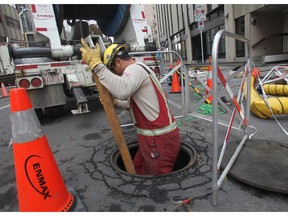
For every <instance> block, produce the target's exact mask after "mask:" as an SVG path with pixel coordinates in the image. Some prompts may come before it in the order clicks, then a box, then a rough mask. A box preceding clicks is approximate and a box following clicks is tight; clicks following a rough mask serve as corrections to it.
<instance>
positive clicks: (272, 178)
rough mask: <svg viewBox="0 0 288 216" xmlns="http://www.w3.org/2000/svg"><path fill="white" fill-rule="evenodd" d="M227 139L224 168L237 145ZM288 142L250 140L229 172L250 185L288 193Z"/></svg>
mask: <svg viewBox="0 0 288 216" xmlns="http://www.w3.org/2000/svg"><path fill="white" fill-rule="evenodd" d="M238 143H240V142H239V141H238V142H236V141H235V142H228V144H227V147H226V151H225V154H224V157H223V162H222V165H221V168H222V169H223V168H225V166H226V165H227V164H228V162H229V160H230V158H231V156H232V155H233V153H234V152H235V150H236V148H237V147H238ZM287 170H288V145H287V144H283V143H279V142H274V141H268V140H247V141H246V143H245V145H244V146H243V148H242V150H241V151H240V153H239V155H238V157H237V159H236V160H235V162H234V164H233V166H232V168H231V170H230V171H229V173H228V174H229V175H231V176H232V177H234V178H235V179H237V180H239V181H241V182H244V183H246V184H248V185H251V186H254V187H257V188H260V189H264V190H268V191H273V192H279V193H288V184H287V179H288V172H287Z"/></svg>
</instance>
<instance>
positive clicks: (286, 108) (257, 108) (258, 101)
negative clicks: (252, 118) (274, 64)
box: [244, 76, 288, 119]
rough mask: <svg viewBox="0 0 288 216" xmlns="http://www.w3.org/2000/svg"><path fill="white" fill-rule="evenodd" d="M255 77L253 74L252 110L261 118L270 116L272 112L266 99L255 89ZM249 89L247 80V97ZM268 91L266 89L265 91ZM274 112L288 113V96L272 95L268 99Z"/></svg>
mask: <svg viewBox="0 0 288 216" xmlns="http://www.w3.org/2000/svg"><path fill="white" fill-rule="evenodd" d="M254 82H255V78H254V77H253V76H251V97H250V110H251V112H252V113H253V114H255V115H256V116H258V117H259V118H263V119H265V118H270V117H272V114H271V112H270V110H269V108H268V106H267V105H266V103H265V101H264V100H263V99H262V98H261V97H260V96H259V94H258V93H257V91H255V89H254ZM246 89H247V80H246V82H245V83H244V94H245V98H246V97H247V95H246V92H247V91H246ZM265 92H266V91H265ZM267 101H268V103H269V105H270V107H271V110H272V112H273V114H288V97H271V98H268V99H267Z"/></svg>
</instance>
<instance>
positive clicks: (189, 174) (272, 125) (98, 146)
mask: <svg viewBox="0 0 288 216" xmlns="http://www.w3.org/2000/svg"><path fill="white" fill-rule="evenodd" d="M227 72H228V70H227ZM237 83H238V81H235V83H232V85H231V86H233V89H234V88H235V89H236V87H237ZM163 87H164V89H165V91H166V93H167V96H168V99H169V101H171V103H170V105H169V106H170V108H171V112H172V113H173V114H174V115H175V116H179V115H181V114H182V110H181V108H180V109H179V105H181V94H170V93H169V91H170V88H171V87H170V86H168V85H166V84H164V85H163ZM191 94H193V92H191ZM88 100H89V109H90V111H91V112H89V113H86V114H83V115H72V114H71V112H70V110H71V109H75V108H76V107H75V103H74V102H73V101H72V100H71V99H67V105H66V106H65V113H64V115H63V116H61V117H58V118H55V119H44V120H43V121H41V126H42V129H43V131H44V133H45V135H46V136H47V139H48V142H49V145H50V148H51V150H52V152H53V155H54V157H55V159H56V162H57V164H58V168H59V170H60V172H61V174H62V177H63V179H64V181H65V183H66V186H67V188H68V189H69V190H73V191H75V192H76V194H77V196H78V197H79V200H80V201H81V202H82V203H83V205H84V207H85V209H86V211H89V212H113V211H116V212H119V211H126V212H131V211H135V212H140V211H145V212H147V211H157V212H165V211H172V210H173V209H174V207H175V205H174V204H172V203H171V202H170V198H171V197H172V196H174V195H180V196H181V197H183V198H188V197H189V198H192V199H193V200H192V203H191V204H189V205H190V207H191V208H192V210H193V212H286V211H288V205H287V201H288V195H287V194H283V193H277V192H271V191H267V190H262V189H258V188H255V187H252V186H249V185H247V184H244V183H242V182H239V181H238V180H235V179H234V178H232V177H230V176H229V175H228V176H227V178H226V179H225V180H224V182H223V184H222V186H221V187H220V190H219V191H218V193H217V201H218V202H217V205H216V206H213V205H212V204H211V194H212V190H211V186H212V182H211V181H212V172H211V169H212V138H213V137H212V127H211V122H209V121H205V120H203V119H201V118H194V117H192V118H186V119H182V118H177V123H179V128H180V132H181V139H182V141H183V142H185V143H187V144H188V145H190V146H191V147H193V148H194V149H195V150H196V152H197V162H196V163H194V164H193V165H192V166H190V167H189V168H187V169H184V170H182V171H181V172H174V173H172V174H170V175H167V176H161V177H154V178H152V177H141V176H131V175H128V174H127V173H125V172H124V171H121V170H120V171H119V170H118V169H117V166H116V168H115V164H113V162H112V164H111V160H112V159H111V158H112V156H113V155H114V154H115V151H116V152H117V146H116V144H115V141H114V139H113V135H112V133H111V129H110V126H109V124H108V123H107V120H106V116H105V112H104V110H103V108H102V105H101V104H100V102H99V101H98V99H97V98H96V97H94V96H91V97H88ZM195 103H196V102H195V101H194V99H191V106H190V108H191V107H192V108H193V105H192V104H195ZM117 113H118V116H119V120H120V122H121V124H123V125H124V124H129V123H130V122H131V121H130V117H129V113H127V112H126V111H122V110H117ZM9 115H10V111H9V97H5V98H1V99H0V176H1V180H0V211H1V212H14V211H18V201H17V190H16V183H15V173H14V159H13V151H12V148H9V147H8V146H9V142H10V139H11V123H10V119H9ZM206 116H207V117H208V116H209V115H206ZM287 118H288V116H287V115H283V116H278V120H279V122H280V123H281V124H282V125H283V127H284V128H285V129H286V130H287V129H288V121H287ZM220 119H221V120H223V121H226V122H228V121H229V119H230V117H229V116H228V114H223V115H221V117H220ZM183 120H184V121H183ZM251 125H253V126H254V127H255V128H256V129H257V133H256V134H255V135H254V136H253V137H252V139H257V140H258V139H260V140H268V141H269V140H270V141H277V142H280V143H282V144H283V145H284V146H286V148H287V147H288V146H287V145H288V144H287V135H285V134H284V133H283V131H281V129H280V127H279V126H278V124H277V123H276V121H275V120H274V119H259V118H257V117H255V116H253V115H251ZM225 128H226V127H223V126H219V145H221V142H222V143H223V140H221V139H223V137H224V135H225V132H226V129H225ZM122 130H123V133H124V136H125V139H126V142H127V143H128V144H130V143H134V142H137V140H136V135H135V128H134V127H133V126H128V127H123V128H122ZM250 132H251V133H252V132H254V129H251V131H250ZM240 137H241V133H240V132H238V131H237V130H236V131H235V132H234V130H233V131H232V134H231V139H239V138H240ZM267 160H269V158H267ZM283 172H285V170H283ZM179 210H180V211H185V209H183V208H182V209H181V208H180V209H179Z"/></svg>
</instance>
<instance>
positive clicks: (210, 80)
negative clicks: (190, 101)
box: [206, 66, 213, 102]
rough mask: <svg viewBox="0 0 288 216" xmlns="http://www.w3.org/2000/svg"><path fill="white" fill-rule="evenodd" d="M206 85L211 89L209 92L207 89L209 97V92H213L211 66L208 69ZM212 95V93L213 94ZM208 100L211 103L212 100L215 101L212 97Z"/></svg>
mask: <svg viewBox="0 0 288 216" xmlns="http://www.w3.org/2000/svg"><path fill="white" fill-rule="evenodd" d="M206 85H207V86H208V87H209V89H210V90H207V89H206V95H207V94H209V92H210V91H211V90H212V67H211V66H209V67H208V75H207V82H206ZM211 94H212V92H211ZM207 100H209V101H210V102H212V100H213V97H212V95H211V96H209V97H208V98H207Z"/></svg>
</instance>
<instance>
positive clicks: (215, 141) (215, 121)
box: [212, 30, 251, 206]
mask: <svg viewBox="0 0 288 216" xmlns="http://www.w3.org/2000/svg"><path fill="white" fill-rule="evenodd" d="M223 36H228V37H231V38H234V39H235V40H240V41H242V42H245V44H246V45H247V50H248V60H247V67H248V74H247V77H246V79H247V99H246V112H245V111H244V118H245V119H246V120H247V122H246V128H245V130H244V136H243V138H242V140H241V141H240V144H239V145H238V147H237V149H236V150H235V152H234V154H233V155H232V156H231V158H230V160H229V162H228V163H227V165H226V167H225V169H224V170H223V172H222V174H221V175H220V177H219V178H218V177H217V175H218V169H219V164H218V166H217V163H218V162H219V161H218V113H217V109H218V100H219V99H218V73H219V68H218V50H219V43H220V40H221V38H222V37H223ZM250 58H251V46H250V41H249V40H248V39H246V38H244V37H242V36H240V35H236V34H233V33H230V32H227V31H225V30H220V31H219V32H217V34H216V35H215V38H214V43H213V47H212V92H213V94H212V95H213V115H212V122H213V129H212V137H213V143H212V145H213V155H212V205H213V206H216V205H217V196H216V194H217V191H218V189H219V188H220V186H221V184H222V183H223V180H224V178H225V177H226V175H227V174H228V172H229V170H230V169H231V167H232V165H233V163H234V162H235V160H236V158H237V156H238V155H239V153H240V151H241V149H242V147H243V145H244V143H245V142H246V140H247V138H248V127H249V120H250V83H251V60H250ZM224 84H225V85H228V83H227V84H226V83H224ZM224 84H223V86H224ZM226 87H227V86H224V88H226ZM240 88H241V86H240ZM239 99H240V98H239V97H238V98H237V102H239ZM234 112H236V106H235V107H234V110H233V114H235V113H234ZM228 131H229V127H228V129H227V132H228ZM224 145H225V140H224ZM224 145H223V147H225V146H224ZM220 160H221V158H220Z"/></svg>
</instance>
